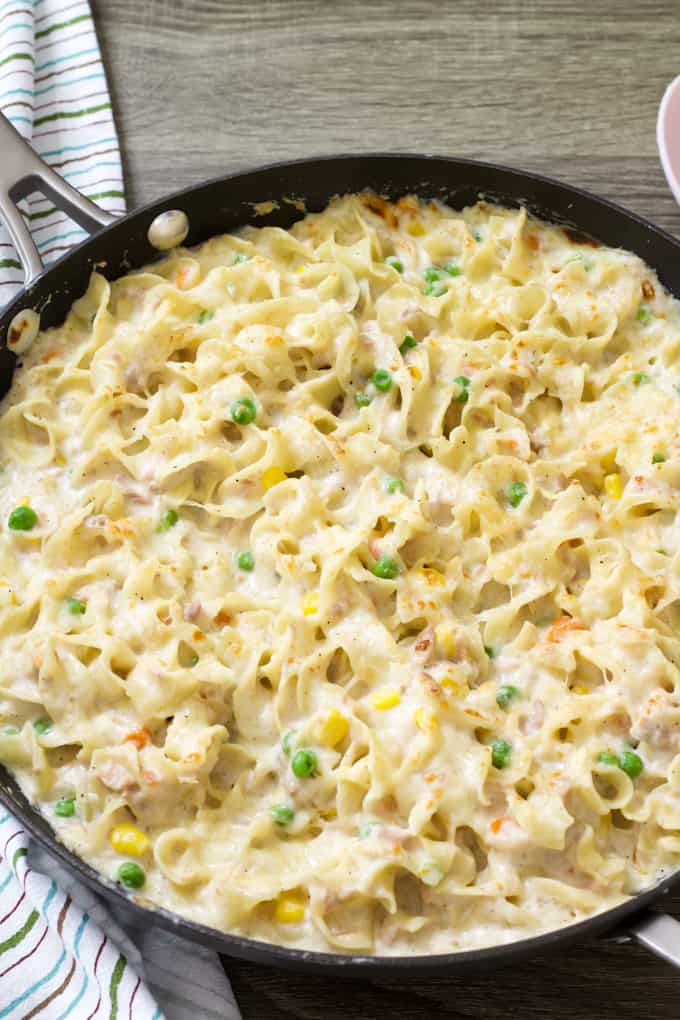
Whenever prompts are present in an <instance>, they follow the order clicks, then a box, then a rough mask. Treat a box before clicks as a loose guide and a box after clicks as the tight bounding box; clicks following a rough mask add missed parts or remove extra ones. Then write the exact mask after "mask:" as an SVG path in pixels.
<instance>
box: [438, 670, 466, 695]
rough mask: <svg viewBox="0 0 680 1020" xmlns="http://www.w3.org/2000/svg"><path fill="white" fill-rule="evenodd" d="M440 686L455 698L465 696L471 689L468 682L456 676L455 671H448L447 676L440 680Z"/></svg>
mask: <svg viewBox="0 0 680 1020" xmlns="http://www.w3.org/2000/svg"><path fill="white" fill-rule="evenodd" d="M439 686H440V687H441V688H442V690H444V691H446V692H447V693H448V694H450V695H452V697H454V698H462V697H464V696H465V695H466V694H467V693H468V690H469V688H468V685H467V682H466V681H465V680H461V679H460V678H459V677H456V676H454V674H453V673H447V674H446V676H444V677H442V678H441V680H439Z"/></svg>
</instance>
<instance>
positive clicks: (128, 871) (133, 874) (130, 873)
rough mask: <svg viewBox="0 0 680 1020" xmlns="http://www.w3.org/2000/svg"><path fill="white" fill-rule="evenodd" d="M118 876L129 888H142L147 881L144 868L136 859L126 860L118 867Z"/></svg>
mask: <svg viewBox="0 0 680 1020" xmlns="http://www.w3.org/2000/svg"><path fill="white" fill-rule="evenodd" d="M116 878H117V879H118V881H119V882H121V883H122V884H123V885H125V886H127V888H128V889H141V888H142V886H143V885H144V883H145V882H146V875H145V873H144V868H142V867H141V865H139V864H137V862H136V861H125V862H124V863H123V864H121V866H120V867H119V868H118V871H117V872H116Z"/></svg>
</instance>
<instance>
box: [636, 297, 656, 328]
mask: <svg viewBox="0 0 680 1020" xmlns="http://www.w3.org/2000/svg"><path fill="white" fill-rule="evenodd" d="M652 315H653V313H652V309H651V308H650V307H649V305H646V304H645V303H644V302H642V304H641V305H640V307H639V308H638V310H637V315H636V319H637V321H638V322H641V323H642V324H643V326H646V325H647V323H648V322H651V319H652Z"/></svg>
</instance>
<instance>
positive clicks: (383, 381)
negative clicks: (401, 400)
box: [371, 368, 392, 393]
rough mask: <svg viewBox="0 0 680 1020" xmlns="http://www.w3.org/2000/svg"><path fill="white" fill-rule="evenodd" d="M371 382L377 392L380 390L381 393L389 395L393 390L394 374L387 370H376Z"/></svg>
mask: <svg viewBox="0 0 680 1020" xmlns="http://www.w3.org/2000/svg"><path fill="white" fill-rule="evenodd" d="M371 382H372V383H373V385H374V386H375V388H376V390H380V392H381V393H387V391H388V390H389V389H391V388H392V374H391V372H388V371H387V369H386V368H376V370H375V372H374V373H373V375H372V376H371Z"/></svg>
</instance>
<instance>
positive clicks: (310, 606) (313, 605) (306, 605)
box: [302, 591, 319, 616]
mask: <svg viewBox="0 0 680 1020" xmlns="http://www.w3.org/2000/svg"><path fill="white" fill-rule="evenodd" d="M302 612H303V613H304V615H305V616H314V613H318V612H319V593H318V591H308V592H307V594H306V595H305V597H304V598H303V600H302Z"/></svg>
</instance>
